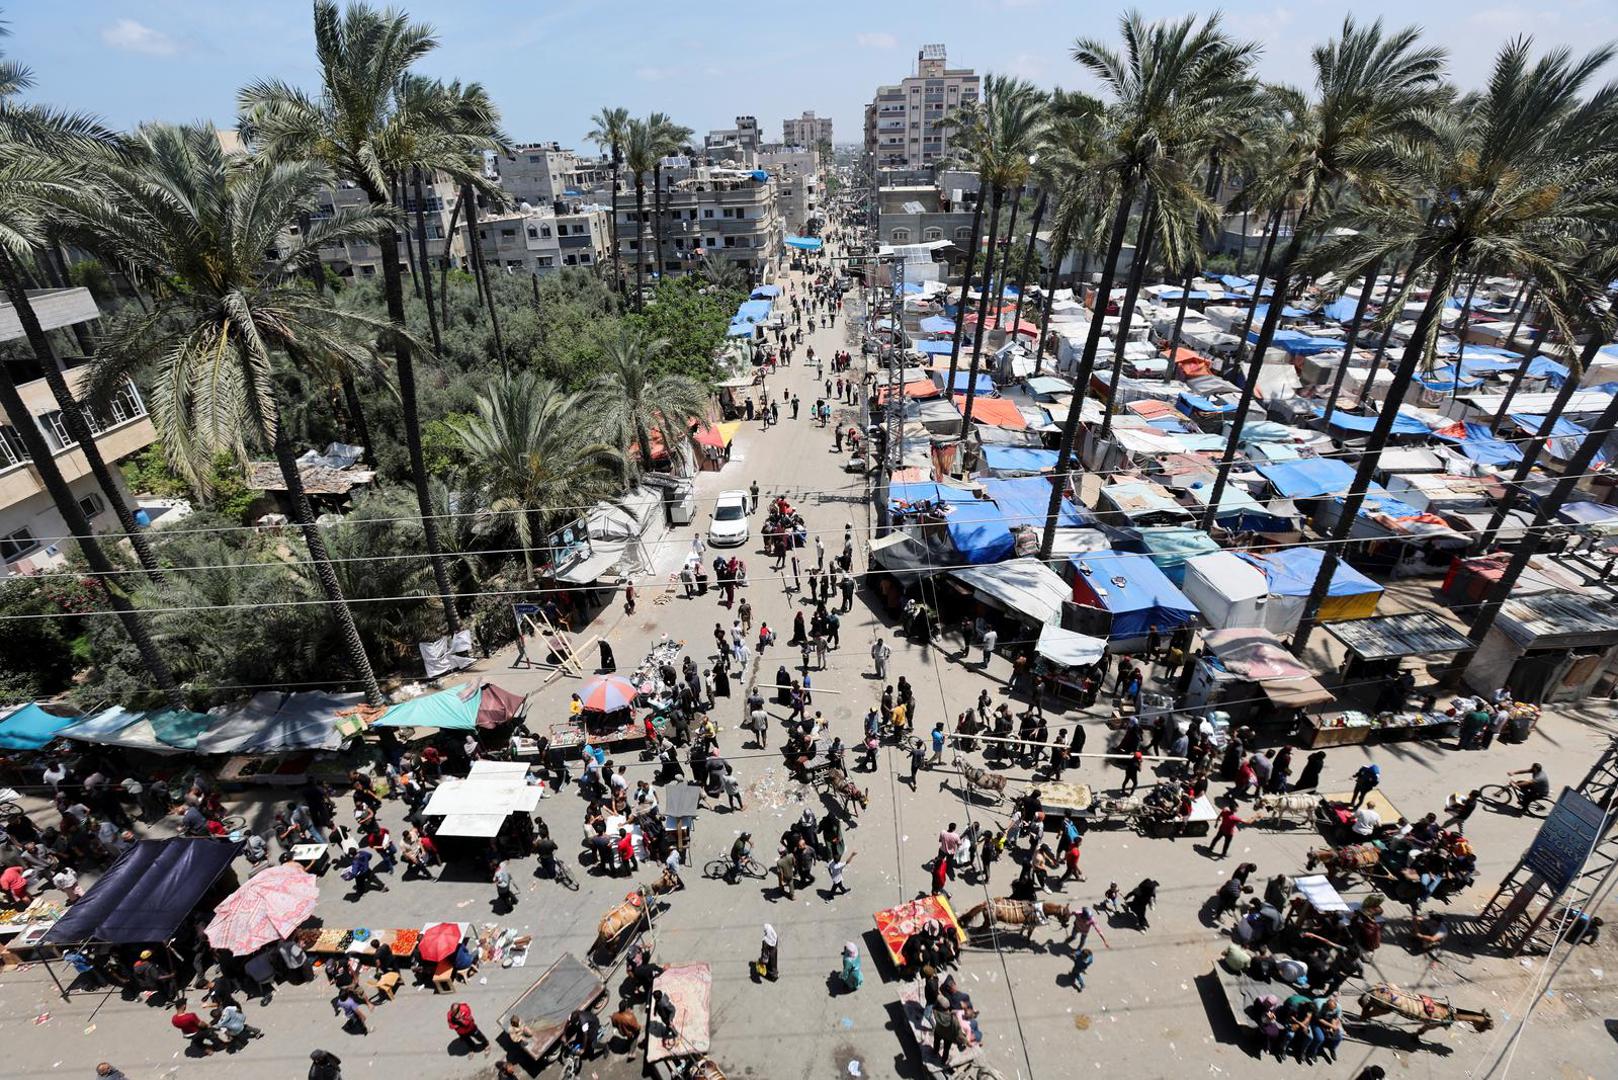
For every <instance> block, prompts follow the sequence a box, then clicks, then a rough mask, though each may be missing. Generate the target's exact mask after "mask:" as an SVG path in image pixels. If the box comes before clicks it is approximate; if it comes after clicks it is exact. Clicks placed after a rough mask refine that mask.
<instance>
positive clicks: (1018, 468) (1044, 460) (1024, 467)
mask: <svg viewBox="0 0 1618 1080" xmlns="http://www.w3.org/2000/svg"><path fill="white" fill-rule="evenodd" d="M1057 456H1058V455H1057V453H1056V451H1055V450H1036V449H1034V448H1033V447H1031V446H985V447H984V448H983V464H984V466H985V467H986V468H987V469H988V470H989V471H990V472H991V473H997V472H1027V473H1033V472H1045V471H1047V470H1049V469H1054V468H1056V458H1057ZM1042 482H1043V481H1042ZM1047 486H1049V485H1047ZM1047 497H1049V496H1048V495H1047ZM1041 520H1043V519H1041Z"/></svg>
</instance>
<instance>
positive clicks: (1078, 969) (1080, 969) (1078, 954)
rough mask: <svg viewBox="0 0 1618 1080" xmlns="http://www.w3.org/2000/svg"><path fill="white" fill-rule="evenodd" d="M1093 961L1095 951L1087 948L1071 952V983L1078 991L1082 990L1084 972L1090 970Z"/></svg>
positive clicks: (1081, 991)
mask: <svg viewBox="0 0 1618 1080" xmlns="http://www.w3.org/2000/svg"><path fill="white" fill-rule="evenodd" d="M1093 963H1095V953H1093V952H1091V951H1090V950H1089V949H1078V950H1075V951H1074V953H1073V985H1074V986H1075V987H1077V988H1078V990H1079V992H1080V993H1083V992H1084V973H1085V972H1086V971H1089V970H1090V965H1091V964H1093Z"/></svg>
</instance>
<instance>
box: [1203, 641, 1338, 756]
mask: <svg viewBox="0 0 1618 1080" xmlns="http://www.w3.org/2000/svg"><path fill="white" fill-rule="evenodd" d="M1202 644H1203V648H1204V649H1205V650H1206V652H1205V655H1204V656H1203V657H1202V658H1201V659H1199V660H1197V661H1196V664H1195V667H1194V668H1193V670H1192V674H1191V683H1190V686H1189V688H1188V690H1187V694H1186V704H1187V705H1189V706H1192V707H1195V708H1203V707H1206V708H1209V709H1215V708H1217V709H1219V710H1221V711H1223V712H1226V713H1228V714H1229V715H1230V718H1231V722H1232V723H1233V724H1235V723H1246V724H1249V725H1251V726H1253V727H1256V728H1259V729H1261V737H1273V736H1275V735H1276V734H1279V733H1283V732H1284V731H1287V730H1290V729H1291V726H1292V717H1293V715H1294V711H1295V710H1298V709H1310V708H1315V707H1319V706H1322V705H1328V704H1330V703H1331V702H1332V701H1334V700H1336V699H1335V698H1334V697H1333V695H1332V693H1331V691H1329V690H1327V689H1326V688H1325V687H1324V686H1322V685H1321V684H1320V681H1319V680H1318V679H1316V678H1315V677H1314V674H1313V673H1312V672H1310V671H1309V669H1307V668H1305V667H1303V666H1302V665H1300V664H1299V663H1298V661H1297V660H1296V659H1295V658H1294V657H1293V655H1292V654H1291V653H1290V652H1288V651H1287V648H1286V646H1285V645H1284V644H1282V642H1281V640H1280V639H1279V638H1277V637H1276V636H1275V635H1274V634H1272V633H1270V632H1269V631H1268V630H1264V629H1262V628H1258V627H1238V628H1231V629H1225V630H1218V631H1215V632H1213V633H1210V634H1204V635H1203V638H1202ZM1265 727H1269V728H1271V729H1272V730H1271V731H1269V732H1267V733H1266V732H1263V731H1262V729H1263V728H1265Z"/></svg>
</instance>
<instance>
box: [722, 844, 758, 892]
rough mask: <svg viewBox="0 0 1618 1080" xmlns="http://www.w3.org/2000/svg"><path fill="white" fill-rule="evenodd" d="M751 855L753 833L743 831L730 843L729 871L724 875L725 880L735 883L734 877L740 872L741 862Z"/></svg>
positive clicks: (737, 876)
mask: <svg viewBox="0 0 1618 1080" xmlns="http://www.w3.org/2000/svg"><path fill="white" fill-rule="evenodd" d="M752 856H753V834H752V833H747V832H744V833H742V834H741V835H740V836H738V837H737V838H736V842H735V843H734V844H732V845H730V872H729V873H728V874H727V875H726V876H725V880H726V881H727V882H729V883H730V884H732V885H734V884H736V879H737V878H739V877H741V874H742V863H744V862H746V861H747V860H748V859H750V858H752Z"/></svg>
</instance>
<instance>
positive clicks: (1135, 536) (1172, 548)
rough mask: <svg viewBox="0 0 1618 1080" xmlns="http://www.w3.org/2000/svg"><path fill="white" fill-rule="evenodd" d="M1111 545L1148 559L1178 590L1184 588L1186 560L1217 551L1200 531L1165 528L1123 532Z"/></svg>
mask: <svg viewBox="0 0 1618 1080" xmlns="http://www.w3.org/2000/svg"><path fill="white" fill-rule="evenodd" d="M1113 546H1114V547H1115V548H1117V549H1118V550H1119V551H1134V552H1137V553H1139V554H1142V555H1145V556H1147V557H1149V558H1150V559H1151V560H1152V562H1154V563H1156V564H1157V568H1158V569H1159V570H1161V571H1163V576H1164V577H1166V578H1168V579H1169V580H1170V581H1172V582H1174V584H1175V586H1176V587H1177V588H1183V587H1184V585H1185V561H1186V560H1187V559H1189V558H1191V557H1193V556H1196V555H1205V554H1207V553H1208V552H1212V551H1218V550H1219V545H1218V543H1216V542H1215V541H1214V539H1213V537H1211V536H1209V535H1208V534H1207V533H1205V532H1203V531H1202V530H1201V529H1193V528H1182V527H1180V526H1176V525H1166V526H1161V527H1158V528H1150V529H1122V530H1119V535H1118V537H1117V538H1116V539H1115V540H1114V542H1113Z"/></svg>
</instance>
